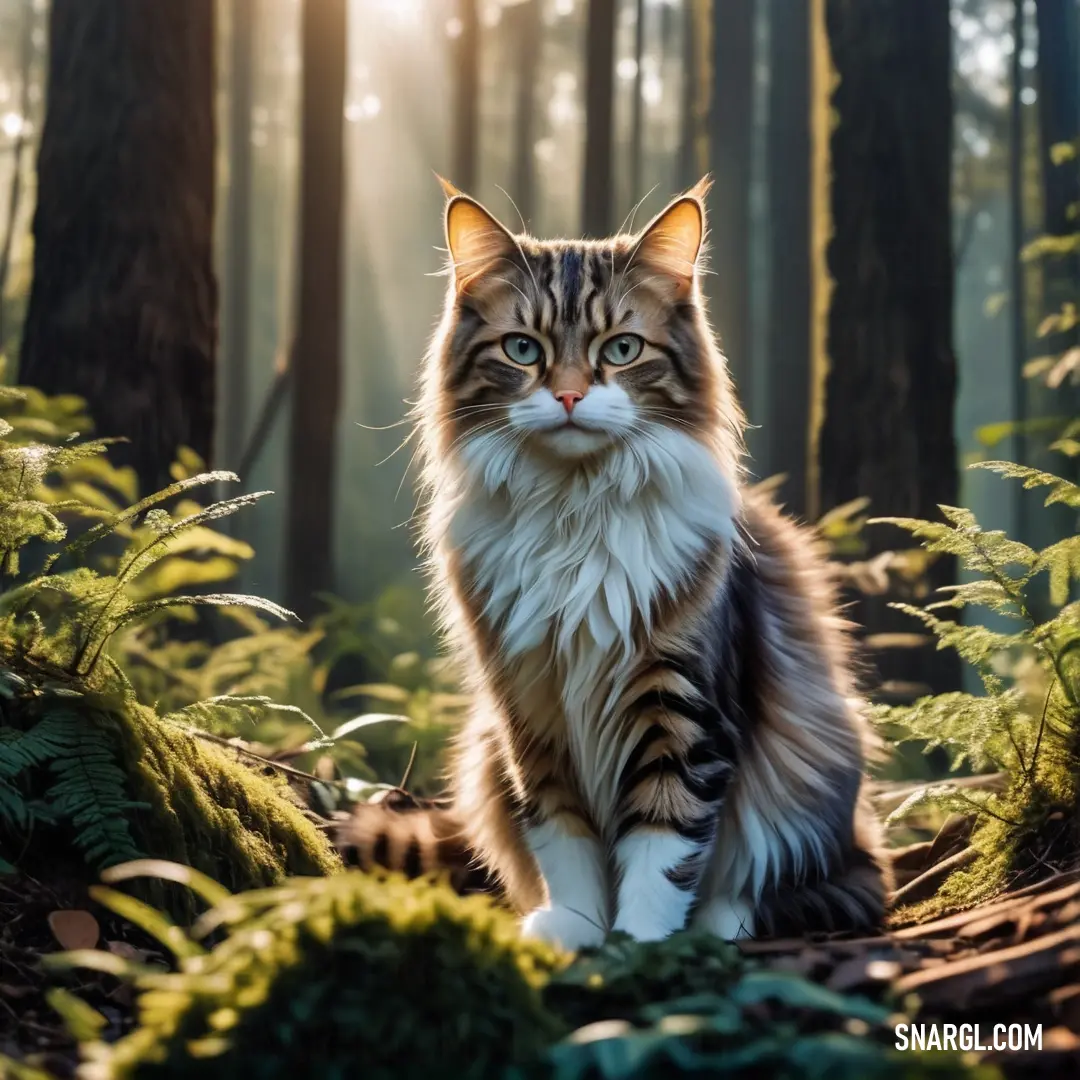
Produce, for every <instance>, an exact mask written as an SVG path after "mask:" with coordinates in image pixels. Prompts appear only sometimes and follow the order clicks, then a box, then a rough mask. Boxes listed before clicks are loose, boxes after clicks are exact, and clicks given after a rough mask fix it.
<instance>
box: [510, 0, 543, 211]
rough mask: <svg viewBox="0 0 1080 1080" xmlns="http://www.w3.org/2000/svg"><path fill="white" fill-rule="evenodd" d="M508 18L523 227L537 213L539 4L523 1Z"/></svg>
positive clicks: (516, 190)
mask: <svg viewBox="0 0 1080 1080" xmlns="http://www.w3.org/2000/svg"><path fill="white" fill-rule="evenodd" d="M508 14H510V15H512V17H513V19H514V23H515V26H514V30H515V40H516V45H517V103H516V104H517V108H516V112H515V116H514V174H513V177H514V178H513V192H512V194H513V197H514V201H515V202H516V203H517V208H518V210H519V212H520V213H521V216H522V218H523V219H524V221H525V223H526V225H528V223H530V222H531V221H532V217H533V214H535V213H536V169H535V150H534V145H535V143H536V76H537V72H538V71H539V68H540V36H541V34H542V32H543V20H542V18H541V15H542V11H541V9H540V0H524V2H523V3H520V4H518V5H517V7H516V8H510V9H509V12H508Z"/></svg>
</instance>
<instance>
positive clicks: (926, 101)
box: [816, 0, 958, 690]
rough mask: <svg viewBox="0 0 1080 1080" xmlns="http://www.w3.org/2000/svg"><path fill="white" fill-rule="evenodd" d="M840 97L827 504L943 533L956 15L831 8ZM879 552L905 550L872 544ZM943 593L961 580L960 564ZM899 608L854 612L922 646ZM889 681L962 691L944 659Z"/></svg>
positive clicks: (947, 482) (875, 533)
mask: <svg viewBox="0 0 1080 1080" xmlns="http://www.w3.org/2000/svg"><path fill="white" fill-rule="evenodd" d="M824 12H825V19H826V26H827V30H828V39H829V44H830V46H831V52H832V59H833V63H834V64H835V68H836V74H837V76H838V84H837V85H836V88H835V92H834V93H833V95H832V106H833V108H834V109H835V111H836V114H837V123H836V126H835V128H834V130H833V132H832V136H831V139H830V140H829V151H830V156H831V165H832V188H831V191H832V195H831V199H830V200H829V202H830V206H829V209H830V211H831V217H832V225H833V236H832V240H831V242H830V243H829V245H828V270H829V272H830V273H831V275H832V278H833V279H834V282H835V286H834V290H833V292H832V299H831V304H830V306H829V309H828V317H827V345H826V353H827V358H828V370H827V374H825V377H824V380H823V389H824V399H823V404H824V410H823V415H822V416H821V424H820V428H819V429H818V430H817V433H816V434H817V446H818V452H819V460H818V466H819V474H818V481H819V486H818V491H817V496H818V505H819V506H820V508H821V509H822V510H828V509H829V508H831V507H835V506H838V505H840V504H842V503H845V502H847V501H849V500H851V499H855V498H857V497H860V496H866V497H868V498H869V499H870V500H871V501H870V512H871V513H872V514H874V515H896V516H910V517H920V518H931V519H937V518H938V516H939V511H938V509H937V507H938V504H940V503H945V504H949V505H955V504H956V499H957V469H956V442H955V439H954V435H953V405H954V399H955V390H956V360H955V356H954V353H953V327H952V309H953V265H952V240H951V215H950V173H951V159H952V124H953V109H952V91H951V76H952V52H951V49H952V36H951V29H950V25H949V7H948V5H947V4H938V3H919V4H913V3H911V2H910V0H824ZM867 540H868V541H869V544H870V547H871V553H873V552H875V551H879V550H882V549H885V548H888V547H890V546H892V545H893V544H895V543H897V542H900V541H901V540H902V534H900V533H898V532H897V531H895V530H891V529H887V528H885V527H882V526H878V527H871V528H870V529H869V530H868V532H867ZM930 577H931V581H930V584H931V586H938V585H942V584H947V583H951V582H953V581H954V580H955V567H954V565H953V564H952V562H951V560H945V559H942V560H940V561H939V562H937V563H936V564H935V565H934V567H933V568H932V570H931V574H930ZM887 599H888V598H886V597H880V598H877V597H875V598H869V599H864V600H862V601H860V603H859V605H858V607H857V609H856V610H855V611H853V616H854V617H855V619H856V621H858V622H860V623H861V624H862V625H863V626H864V627H865V628H866V630H867V632H868V633H882V632H887V631H890V630H902V631H908V632H910V631H911V629H912V625H911V622H910V620H909V619H908V618H907V617H905V616H903V615H900V614H899V613H897V612H893V611H891V610H889V608H888V607H887V606H886V600H887ZM875 660H876V661H877V666H878V669H879V672H880V674H881V675H882V677H883V678H884V679H886V680H902V681H904V682H912V681H918V682H921V683H924V684H928V685H929V686H930V687H931V688H933V689H934V690H942V689H948V688H953V687H955V685H956V682H957V679H958V668H957V661H956V657H955V656H954V655H953V654H951V653H950V652H947V651H942V652H936V651H935V650H934V648H933V645H928V646H927V647H926V648H921V649H912V650H891V651H885V652H882V653H880V654H878V655H877V656H875Z"/></svg>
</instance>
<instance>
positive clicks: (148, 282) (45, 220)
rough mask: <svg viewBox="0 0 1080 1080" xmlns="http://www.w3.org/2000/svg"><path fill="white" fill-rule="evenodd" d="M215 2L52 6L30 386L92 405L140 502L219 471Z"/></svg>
mask: <svg viewBox="0 0 1080 1080" xmlns="http://www.w3.org/2000/svg"><path fill="white" fill-rule="evenodd" d="M213 16H214V4H213V0H158V2H156V3H153V4H148V3H145V2H144V0H54V2H53V5H52V13H51V17H50V35H51V36H50V45H49V76H48V89H47V96H48V109H47V113H46V118H45V126H44V129H43V131H42V138H41V148H40V152H39V155H38V204H37V210H36V212H35V215H34V281H33V287H32V289H31V293H30V304H29V309H28V311H27V317H26V327H25V331H24V334H23V343H22V356H21V369H20V378H21V380H22V381H23V382H25V383H28V384H31V385H34V386H37V387H39V388H40V389H42V390H44V391H45V392H46V393H50V394H59V393H69V394H78V395H80V396H82V397H83V398H85V399H86V401H87V404H88V407H89V411H90V414H91V415H92V416H93V418H94V420H95V422H96V425H97V430H98V433H99V434H101V435H109V436H126V437H127V438H129V439H130V440H131V441H130V443H128V444H126V445H121V446H118V447H116V448H115V460H117V461H118V462H119V463H122V464H130V465H133V466H134V467H135V470H136V472H137V473H138V476H139V481H140V485H141V487H142V489H143V490H144V491H153V490H156V489H157V488H159V487H161V486H163V485H164V484H166V483H168V482H169V466H170V464H171V463H172V461H173V460H174V459H175V456H176V451H177V448H178V447H180V446H189V447H191V448H192V449H193V450H195V451H196V452H197V453H198V454H199V455H200V456H201V457H203V458H204V459H205V460H207V461H210V459H211V458H212V453H211V450H212V443H213V431H214V393H215V370H214V360H215V350H216V344H217V286H216V283H215V280H214V271H213V214H214V122H213V78H214V71H213V57H214V17H213Z"/></svg>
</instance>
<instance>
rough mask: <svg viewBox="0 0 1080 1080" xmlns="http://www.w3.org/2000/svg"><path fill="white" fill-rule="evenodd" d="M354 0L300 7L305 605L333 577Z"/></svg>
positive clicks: (297, 439) (290, 565)
mask: <svg viewBox="0 0 1080 1080" xmlns="http://www.w3.org/2000/svg"><path fill="white" fill-rule="evenodd" d="M346 8H347V0H305V3H304V6H303V12H302V16H301V19H302V24H301V35H302V54H303V75H302V98H303V103H302V106H301V109H302V116H301V129H302V130H301V140H302V142H301V150H300V237H299V260H300V266H299V309H298V313H297V333H296V342H295V345H294V353H293V363H292V372H293V375H292V387H293V392H292V393H293V397H292V427H291V432H290V445H289V517H288V523H287V532H286V555H285V559H286V594H287V597H288V601H287V602H288V604H289V606H290V607H291V608H292V609H293V611H295V612H297V613H298V614H300V615H308V614H310V613H311V612H312V611H313V610H314V609H315V607H316V603H317V602H316V598H315V594H316V593H318V592H322V591H326V590H328V589H329V588H330V587H331V585H332V582H333V535H334V515H333V509H334V479H335V465H336V449H337V413H338V405H339V402H340V400H341V391H342V373H341V334H342V232H343V213H342V207H343V199H344V190H343V189H344V175H345V168H344V166H345V147H344V133H343V130H342V125H343V122H344V121H343V116H344V109H345V72H346V55H347V41H348V37H347V31H348V20H347V15H346Z"/></svg>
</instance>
